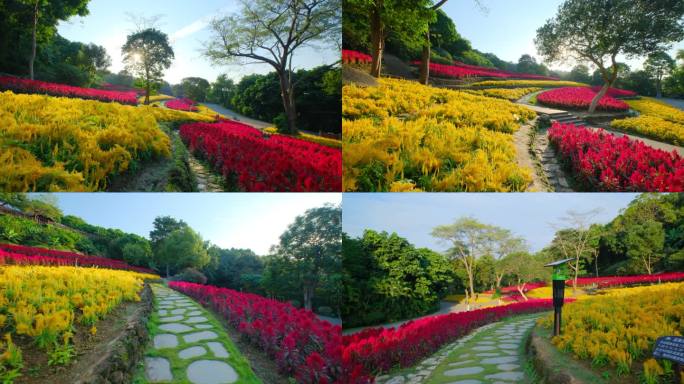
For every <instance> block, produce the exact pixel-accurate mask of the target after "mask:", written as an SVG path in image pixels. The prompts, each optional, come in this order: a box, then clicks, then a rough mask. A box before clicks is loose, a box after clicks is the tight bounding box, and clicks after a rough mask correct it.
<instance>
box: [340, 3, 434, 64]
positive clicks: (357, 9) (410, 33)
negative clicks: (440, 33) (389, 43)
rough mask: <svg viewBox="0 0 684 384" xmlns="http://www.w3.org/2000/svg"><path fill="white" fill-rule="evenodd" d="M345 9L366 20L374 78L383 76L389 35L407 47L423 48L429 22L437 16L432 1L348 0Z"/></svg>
mask: <svg viewBox="0 0 684 384" xmlns="http://www.w3.org/2000/svg"><path fill="white" fill-rule="evenodd" d="M344 7H345V10H346V8H347V7H348V8H349V9H350V10H354V12H353V13H354V14H356V15H359V16H361V17H364V18H366V19H367V20H366V21H367V23H368V26H369V30H368V32H369V33H370V51H371V56H372V57H373V61H372V63H371V69H370V74H371V76H374V77H380V72H381V70H382V56H383V53H384V50H385V40H386V39H387V36H388V35H389V33H390V32H391V33H393V34H395V35H397V36H398V38H399V39H400V40H401V41H402V42H404V43H405V44H409V45H411V44H412V45H418V46H422V44H423V41H424V39H425V35H426V33H427V32H428V23H429V22H430V21H432V20H433V18H434V17H435V16H434V12H433V11H431V10H430V8H431V7H432V0H345V1H344ZM344 22H346V20H345V21H344Z"/></svg>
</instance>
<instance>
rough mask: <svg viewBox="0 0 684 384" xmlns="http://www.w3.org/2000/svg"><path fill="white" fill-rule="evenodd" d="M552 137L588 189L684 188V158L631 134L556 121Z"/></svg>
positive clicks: (662, 189)
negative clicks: (616, 134)
mask: <svg viewBox="0 0 684 384" xmlns="http://www.w3.org/2000/svg"><path fill="white" fill-rule="evenodd" d="M549 140H550V142H551V144H552V145H553V146H554V147H555V148H556V150H557V152H558V154H559V156H560V157H561V159H562V161H563V162H564V163H565V164H566V165H567V166H568V168H570V169H571V171H572V173H573V174H574V176H575V178H576V179H577V181H578V182H579V183H580V184H581V185H582V187H583V188H585V189H587V190H601V191H659V192H676V191H682V190H683V189H684V176H683V175H684V159H682V158H681V157H680V156H679V155H678V154H677V153H676V152H673V153H668V152H665V151H663V150H660V149H654V148H651V147H649V146H647V145H646V144H644V143H643V142H641V141H636V140H631V139H629V138H628V137H626V136H625V137H621V138H616V137H615V136H614V135H611V134H608V133H606V132H604V131H598V132H592V131H591V130H588V129H586V128H578V127H574V126H572V125H562V124H560V123H554V124H553V126H552V127H551V129H550V130H549Z"/></svg>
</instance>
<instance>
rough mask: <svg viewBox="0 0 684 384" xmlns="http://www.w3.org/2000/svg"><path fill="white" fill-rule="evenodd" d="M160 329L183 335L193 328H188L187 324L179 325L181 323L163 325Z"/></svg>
mask: <svg viewBox="0 0 684 384" xmlns="http://www.w3.org/2000/svg"><path fill="white" fill-rule="evenodd" d="M159 329H161V330H163V331H166V332H173V333H183V332H188V331H192V328H190V327H188V326H187V325H185V324H179V323H168V324H162V325H160V326H159Z"/></svg>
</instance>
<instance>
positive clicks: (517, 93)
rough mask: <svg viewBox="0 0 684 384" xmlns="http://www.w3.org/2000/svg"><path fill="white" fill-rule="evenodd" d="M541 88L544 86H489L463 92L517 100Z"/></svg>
mask: <svg viewBox="0 0 684 384" xmlns="http://www.w3.org/2000/svg"><path fill="white" fill-rule="evenodd" d="M541 90H542V88H488V89H480V90H472V89H467V90H464V91H463V92H467V93H470V94H473V95H481V96H487V97H493V98H496V99H504V100H510V101H516V100H519V99H520V98H521V97H523V96H525V95H529V94H530V93H534V92H537V91H541Z"/></svg>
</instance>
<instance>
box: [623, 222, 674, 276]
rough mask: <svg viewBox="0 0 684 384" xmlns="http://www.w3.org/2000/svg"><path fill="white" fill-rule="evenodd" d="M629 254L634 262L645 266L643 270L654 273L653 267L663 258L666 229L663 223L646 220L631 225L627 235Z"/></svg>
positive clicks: (626, 243) (626, 242)
mask: <svg viewBox="0 0 684 384" xmlns="http://www.w3.org/2000/svg"><path fill="white" fill-rule="evenodd" d="M625 245H626V247H627V256H628V257H629V258H630V260H632V263H634V264H636V265H639V266H641V267H643V269H642V271H644V272H646V273H648V274H649V275H651V274H653V268H654V266H655V264H656V263H658V262H659V261H660V260H661V259H662V258H663V248H664V246H665V231H664V230H663V225H662V224H661V223H659V222H657V221H654V220H646V221H643V222H640V223H638V224H636V225H633V226H631V227H630V230H629V231H628V232H627V236H626V237H625Z"/></svg>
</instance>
